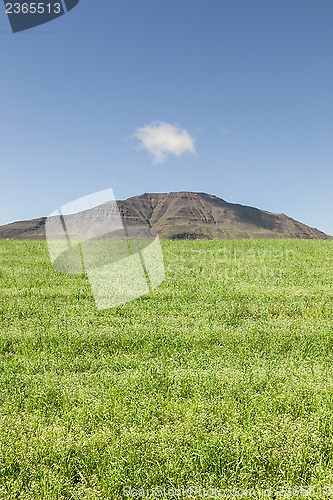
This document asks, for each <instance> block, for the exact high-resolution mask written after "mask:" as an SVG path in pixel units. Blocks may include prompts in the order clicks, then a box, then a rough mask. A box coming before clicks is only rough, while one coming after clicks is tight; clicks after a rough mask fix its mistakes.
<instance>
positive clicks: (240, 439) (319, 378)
mask: <svg viewBox="0 0 333 500" xmlns="http://www.w3.org/2000/svg"><path fill="white" fill-rule="evenodd" d="M162 243H163V251H164V258H165V265H166V280H165V282H164V283H163V284H162V285H161V286H160V287H159V288H158V289H156V290H155V291H153V293H151V294H150V295H149V296H146V297H142V298H140V299H138V300H136V301H135V302H132V303H129V304H126V305H123V306H120V307H117V308H115V309H110V310H106V311H102V312H99V311H97V310H96V308H95V305H94V300H93V298H92V296H91V292H90V289H89V283H88V281H87V279H86V277H84V276H81V275H73V276H72V275H68V274H60V273H57V272H56V271H54V270H53V269H52V267H51V265H50V263H49V259H48V254H47V249H46V244H45V243H44V242H17V241H5V242H1V243H0V282H1V292H0V293H1V295H0V298H1V303H0V326H1V332H0V360H1V362H0V384H1V391H0V498H1V499H24V500H25V499H29V500H30V499H31V500H32V499H38V500H39V499H57V500H61V499H80V500H84V499H109V498H110V499H121V498H126V494H127V493H126V492H128V491H129V490H128V488H130V487H132V488H135V489H136V490H140V488H145V489H148V488H152V487H155V486H162V487H163V486H166V487H168V488H169V487H170V488H171V487H172V488H181V487H184V488H187V487H189V486H191V485H194V486H197V487H199V486H201V487H202V488H213V487H217V488H225V489H227V490H230V489H231V488H234V487H236V488H243V489H245V488H255V487H256V488H257V489H258V491H257V493H256V494H255V498H264V496H263V495H262V494H260V492H259V489H261V488H266V489H267V488H272V491H273V492H276V491H277V490H278V489H279V488H282V487H287V486H290V487H300V486H304V487H307V488H309V487H310V486H313V488H315V491H316V493H315V496H312V498H324V495H323V493H320V490H319V488H320V487H322V488H324V486H326V485H333V477H332V475H333V473H332V465H333V411H332V410H333V371H332V368H333V342H332V340H333V328H332V326H333V322H332V317H333V316H332V313H333V286H332V284H333V242H331V241H299V240H284V241H282V240H256V241H250V240H239V241H208V242H207V241H192V242H190V241H187V242H176V241H172V242H171V241H163V242H162ZM134 493H138V494H139V493H140V491H136V492H134V491H133V494H134ZM132 497H133V496H132ZM155 497H156V498H158V495H157V494H156V495H155V494H151V493H150V494H149V495H146V498H155ZM175 497H176V496H174V498H175ZM199 497H200V494H199V493H197V494H194V495H193V498H199ZM275 497H276V493H275V496H274V494H273V493H272V498H275ZM159 498H161V497H159ZM170 498H171V497H170ZM178 498H179V497H178ZM243 498H244V495H243ZM265 498H267V496H266V497H265ZM295 498H296V496H295ZM298 498H299V496H298Z"/></svg>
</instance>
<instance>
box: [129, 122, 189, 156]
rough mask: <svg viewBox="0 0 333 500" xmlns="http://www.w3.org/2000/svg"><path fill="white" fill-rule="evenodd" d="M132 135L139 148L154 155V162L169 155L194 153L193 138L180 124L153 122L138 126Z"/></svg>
mask: <svg viewBox="0 0 333 500" xmlns="http://www.w3.org/2000/svg"><path fill="white" fill-rule="evenodd" d="M132 137H135V138H136V139H138V140H139V141H140V143H141V144H140V149H142V148H143V149H146V150H147V151H148V153H150V154H152V155H153V156H154V163H162V162H164V161H165V160H166V159H167V158H168V156H169V155H174V156H177V157H180V156H181V155H183V154H184V153H191V154H192V155H196V150H195V146H194V139H193V138H192V137H191V136H190V134H189V133H188V132H187V131H186V130H185V129H183V128H181V126H180V125H178V124H177V123H175V124H174V125H171V124H170V123H166V122H158V121H156V122H153V123H151V124H150V125H145V126H144V127H138V128H137V129H136V130H135V133H134V134H133V136H132Z"/></svg>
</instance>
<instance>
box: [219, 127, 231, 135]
mask: <svg viewBox="0 0 333 500" xmlns="http://www.w3.org/2000/svg"><path fill="white" fill-rule="evenodd" d="M220 134H222V135H228V134H231V131H230V130H228V129H227V128H221V130H220Z"/></svg>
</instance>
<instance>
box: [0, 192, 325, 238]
mask: <svg viewBox="0 0 333 500" xmlns="http://www.w3.org/2000/svg"><path fill="white" fill-rule="evenodd" d="M117 204H118V208H119V210H120V213H121V216H122V218H123V220H124V222H125V223H126V224H127V225H137V224H140V225H142V224H143V225H147V226H150V227H152V228H153V229H155V230H156V231H157V232H158V233H159V235H160V237H162V238H171V239H213V238H217V239H233V238H300V239H301V238H304V239H332V238H333V237H332V236H328V235H326V234H325V233H323V232H322V231H319V230H318V229H314V228H311V227H309V226H306V225H305V224H302V223H301V222H298V221H295V220H294V219H291V218H290V217H287V216H286V215H284V214H273V213H270V212H266V211H263V210H259V209H257V208H253V207H248V206H244V205H238V204H233V203H228V202H226V201H224V200H222V199H221V198H218V197H216V196H213V195H209V194H205V193H191V192H176V193H153V194H151V193H145V194H143V195H141V196H134V197H133V198H128V199H127V200H124V201H118V202H117ZM93 210H97V211H98V213H101V212H103V213H108V210H111V205H110V204H108V203H104V204H103V205H101V206H100V207H98V208H97V209H93ZM45 220H46V219H45V218H44V217H43V218H39V219H33V220H30V221H22V222H14V223H12V224H7V225H5V226H1V227H0V239H7V238H9V239H44V238H45V232H44V226H45Z"/></svg>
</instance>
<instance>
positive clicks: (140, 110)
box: [0, 0, 333, 234]
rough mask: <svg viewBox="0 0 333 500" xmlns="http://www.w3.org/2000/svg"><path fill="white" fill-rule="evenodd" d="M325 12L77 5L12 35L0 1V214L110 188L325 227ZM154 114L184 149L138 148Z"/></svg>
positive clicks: (325, 6) (195, 4) (303, 4)
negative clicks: (196, 197) (186, 144)
mask: <svg viewBox="0 0 333 500" xmlns="http://www.w3.org/2000/svg"><path fill="white" fill-rule="evenodd" d="M332 19H333V3H332V1H331V0H320V2H315V1H314V0H313V1H309V0H274V1H273V0H251V1H249V0H168V1H166V0H114V1H110V0H105V1H104V2H102V1H100V0H97V1H96V0H95V1H93V0H91V1H90V2H89V1H88V0H81V1H80V3H79V4H78V6H77V7H76V8H75V9H73V10H72V11H71V12H69V13H68V14H66V15H65V16H63V17H61V18H59V19H57V20H55V21H52V22H50V23H48V24H46V25H44V26H41V27H39V28H35V29H34V30H29V31H26V32H22V33H17V34H12V33H11V32H10V27H9V22H8V19H7V17H6V15H5V13H4V9H2V14H1V15H0V41H1V48H0V51H1V58H0V60H1V65H2V68H1V72H0V84H1V97H0V112H1V122H0V123H1V125H0V126H1V134H0V138H1V139H0V166H1V180H2V182H1V198H0V200H1V201H0V203H1V210H0V224H5V223H8V222H12V221H14V220H22V219H28V218H34V217H38V216H43V215H48V214H49V213H51V212H52V211H53V210H54V209H55V208H57V207H59V206H60V205H62V204H65V203H67V202H69V201H71V200H74V199H75V198H78V197H81V196H84V195H87V194H89V193H92V192H94V191H98V190H102V189H106V188H109V187H112V188H113V190H114V192H115V195H116V197H117V198H118V199H124V198H127V197H129V196H134V195H136V194H141V193H144V192H168V191H180V190H188V191H200V192H208V193H211V194H215V195H217V196H220V197H221V198H224V199H225V200H227V201H230V202H234V203H242V204H247V205H251V206H256V207H258V208H261V209H265V210H269V211H272V212H284V213H286V214H287V215H289V216H291V217H293V218H295V219H297V220H300V221H302V222H304V223H306V224H308V225H311V226H314V227H317V228H319V229H321V230H324V231H326V232H328V233H331V234H333V219H332V215H333V200H332V195H331V193H332V183H333V173H332V166H333V97H332V91H333V56H332V49H333V24H332ZM161 122H162V123H164V124H168V125H170V126H175V124H178V125H176V127H178V130H179V127H181V129H182V130H183V133H185V131H186V134H188V138H190V139H191V140H192V141H193V147H194V148H195V154H193V153H194V151H193V149H192V151H190V149H191V148H188V151H187V152H185V153H184V154H182V155H178V156H176V155H173V154H170V155H166V156H165V157H163V158H162V160H163V161H157V162H156V161H154V156H153V155H152V154H151V153H149V151H147V150H146V149H145V148H141V149H140V148H139V147H138V146H139V145H140V139H139V138H138V130H139V129H141V130H146V129H144V127H145V126H147V125H150V126H152V127H154V126H160V125H161ZM154 124H155V125H154ZM134 134H137V136H136V137H133V135H134ZM162 156H163V155H162ZM155 160H156V158H155Z"/></svg>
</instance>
